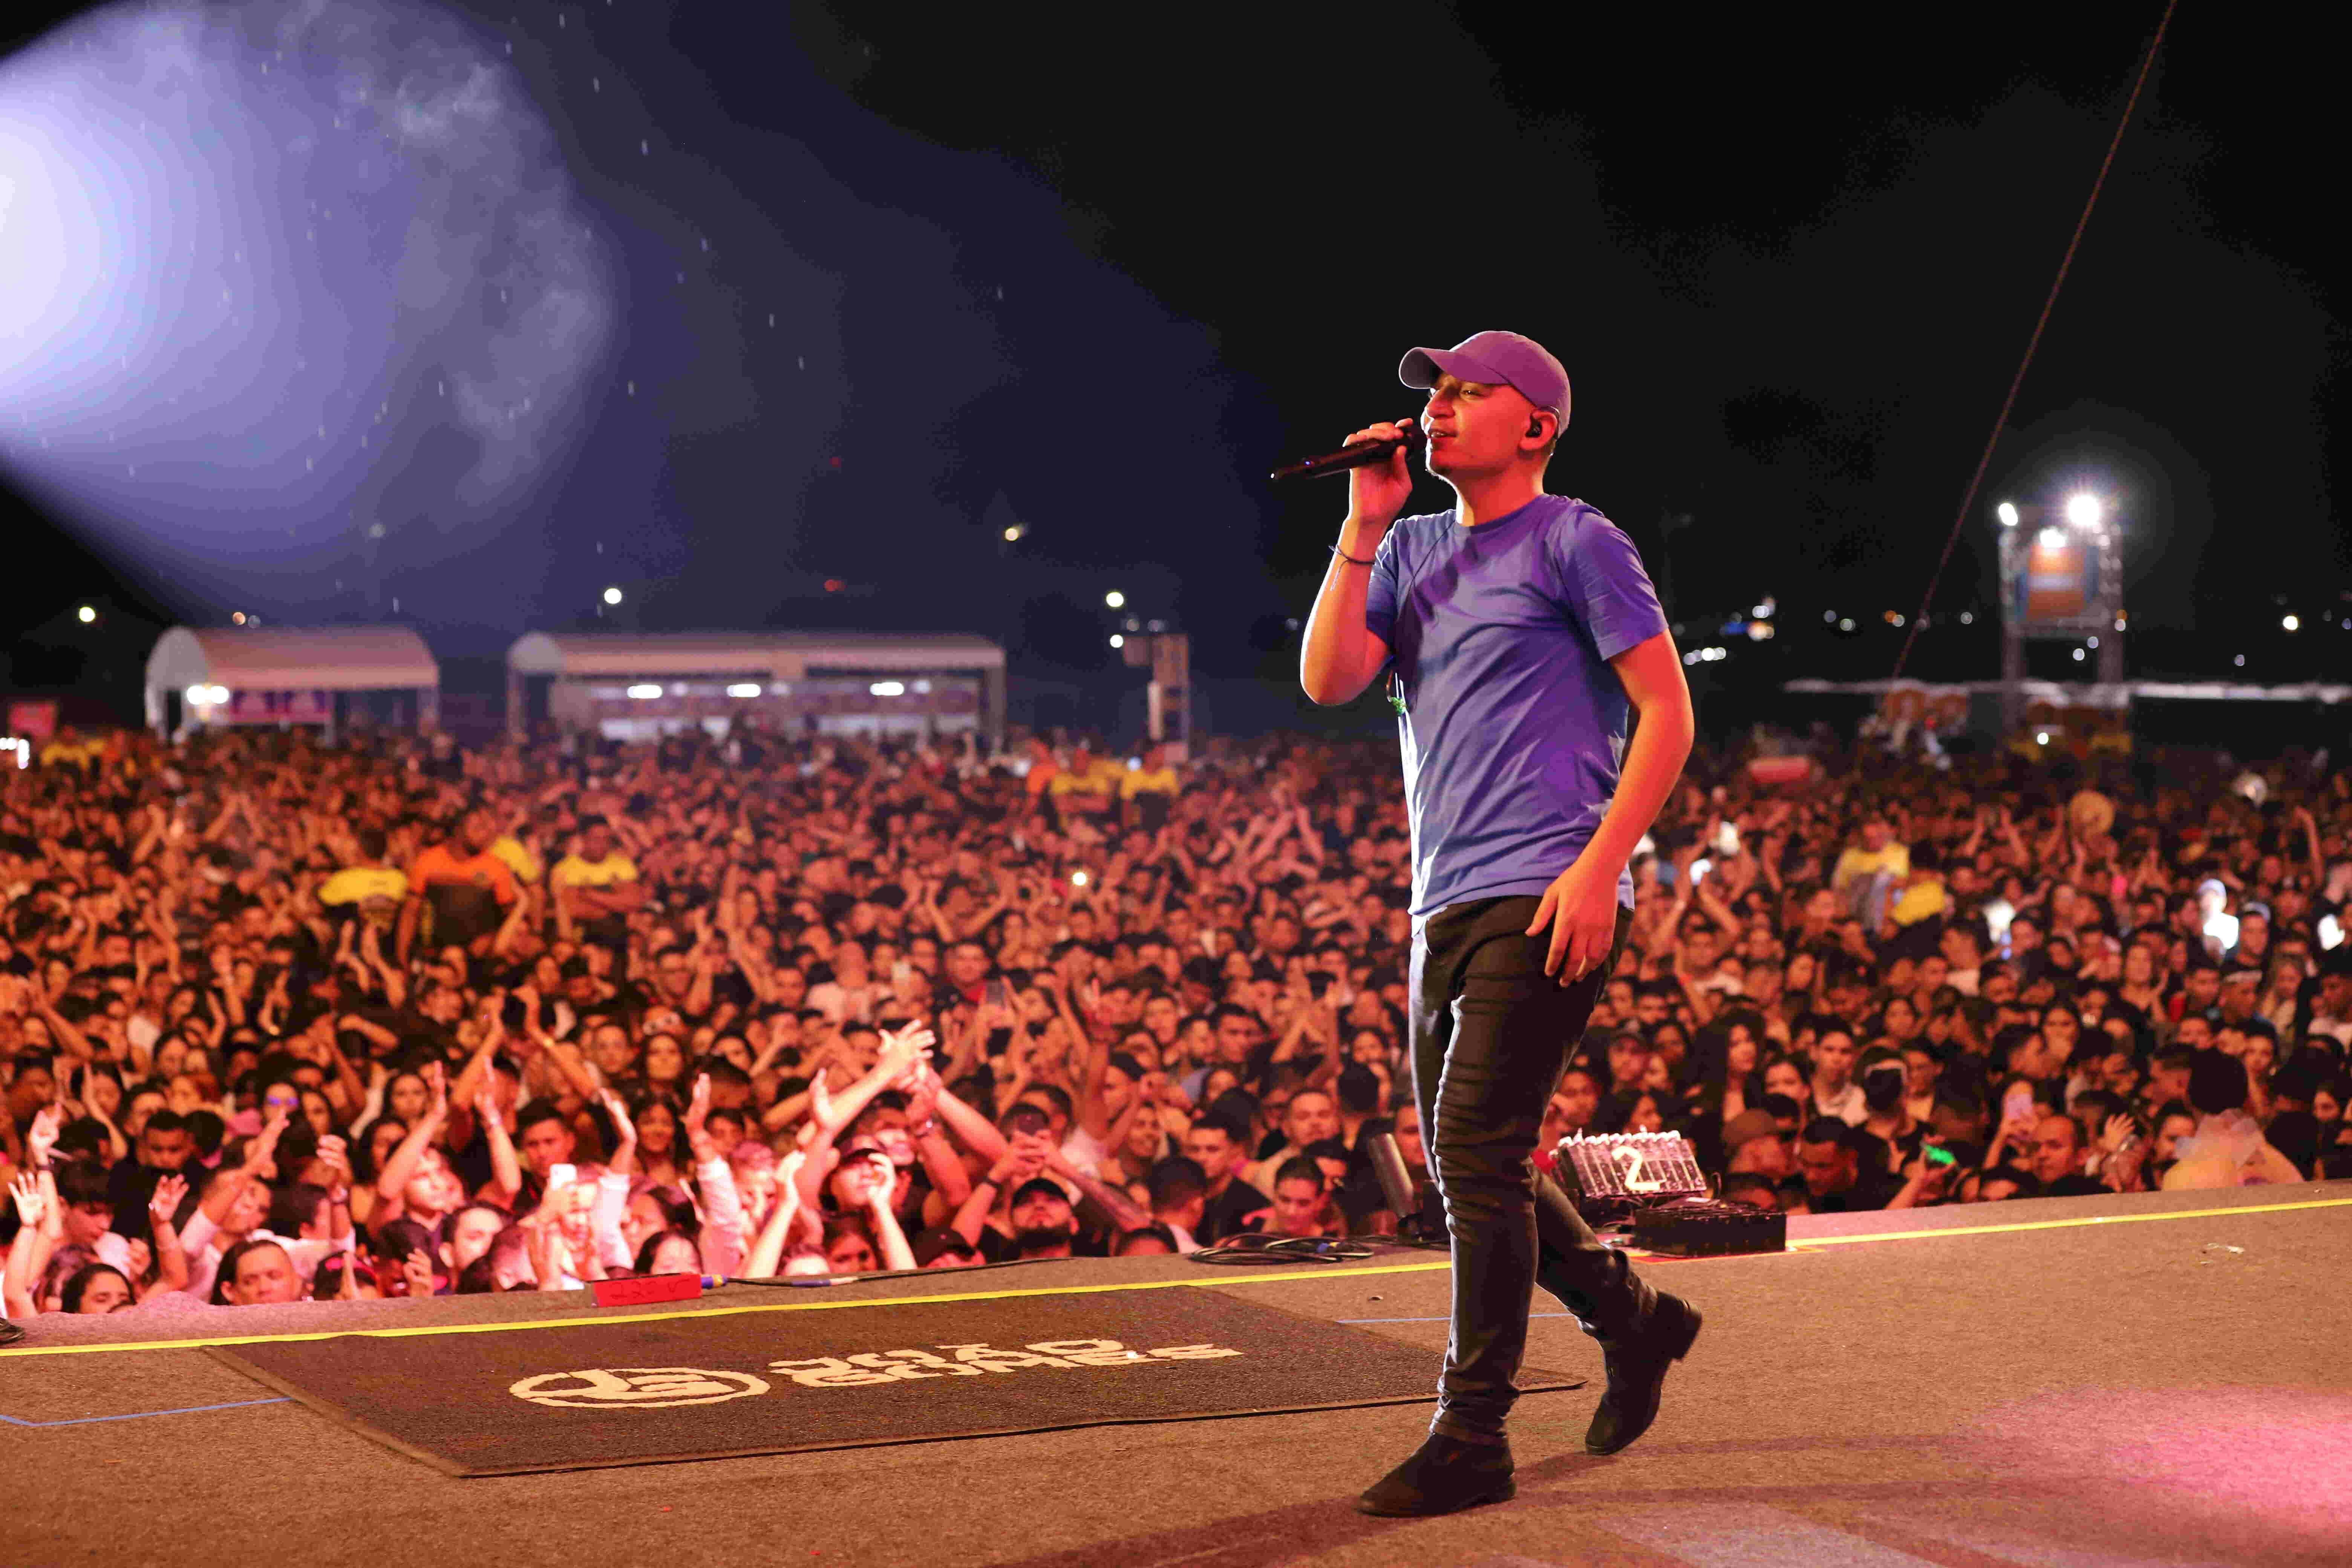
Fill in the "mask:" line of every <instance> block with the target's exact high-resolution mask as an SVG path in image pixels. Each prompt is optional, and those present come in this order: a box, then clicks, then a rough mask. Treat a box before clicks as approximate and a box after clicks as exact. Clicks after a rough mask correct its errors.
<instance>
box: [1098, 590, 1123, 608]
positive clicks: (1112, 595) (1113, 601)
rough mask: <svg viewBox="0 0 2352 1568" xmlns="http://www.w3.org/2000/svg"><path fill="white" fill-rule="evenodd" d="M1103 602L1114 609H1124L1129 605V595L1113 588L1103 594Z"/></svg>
mask: <svg viewBox="0 0 2352 1568" xmlns="http://www.w3.org/2000/svg"><path fill="white" fill-rule="evenodd" d="M1103 603H1104V604H1106V605H1109V606H1110V607H1111V608H1112V609H1114V610H1118V609H1124V608H1126V607H1127V595H1124V594H1122V593H1120V592H1119V591H1118V589H1116V588H1113V589H1112V590H1111V591H1110V592H1109V593H1108V594H1105V595H1103Z"/></svg>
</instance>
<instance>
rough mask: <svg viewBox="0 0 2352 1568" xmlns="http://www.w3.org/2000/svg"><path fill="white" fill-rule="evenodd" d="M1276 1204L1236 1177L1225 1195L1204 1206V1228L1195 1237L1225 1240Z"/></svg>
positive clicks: (1202, 1219)
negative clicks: (1250, 1218) (1255, 1216)
mask: <svg viewBox="0 0 2352 1568" xmlns="http://www.w3.org/2000/svg"><path fill="white" fill-rule="evenodd" d="M1272 1205H1273V1200H1272V1199H1270V1198H1268V1197H1267V1196H1266V1195H1265V1194H1264V1193H1261V1192H1259V1191H1258V1190H1257V1189H1256V1188H1255V1187H1253V1186H1251V1185H1250V1184H1248V1183H1247V1182H1244V1181H1243V1180H1242V1179H1241V1178H1240V1177H1239V1176H1235V1177H1234V1179H1233V1181H1232V1183H1231V1184H1228V1185H1227V1186H1226V1188H1225V1190H1224V1191H1223V1192H1222V1193H1219V1194H1215V1195H1214V1196H1213V1197H1211V1198H1210V1199H1209V1200H1208V1202H1207V1203H1206V1204H1204V1205H1202V1209H1201V1227H1200V1229H1198V1230H1197V1231H1195V1232H1193V1235H1195V1236H1197V1237H1199V1238H1200V1239H1201V1240H1202V1242H1203V1243H1210V1242H1217V1241H1222V1240H1223V1239H1224V1238H1225V1237H1229V1236H1232V1235H1234V1234H1235V1233H1237V1232H1238V1231H1240V1229H1241V1228H1242V1225H1243V1222H1244V1221H1245V1220H1247V1219H1248V1218H1249V1216H1250V1215H1254V1214H1255V1213H1257V1211H1258V1210H1260V1209H1262V1208H1269V1207H1271V1206H1272Z"/></svg>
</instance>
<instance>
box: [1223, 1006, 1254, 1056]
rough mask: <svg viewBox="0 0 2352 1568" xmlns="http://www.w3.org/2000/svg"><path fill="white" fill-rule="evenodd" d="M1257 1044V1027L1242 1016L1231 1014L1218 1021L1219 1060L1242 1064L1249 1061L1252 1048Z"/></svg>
mask: <svg viewBox="0 0 2352 1568" xmlns="http://www.w3.org/2000/svg"><path fill="white" fill-rule="evenodd" d="M1255 1044H1257V1026H1256V1025H1255V1024H1253V1023H1251V1022H1250V1021H1249V1019H1248V1018H1246V1017H1244V1016H1242V1015H1240V1014H1235V1013H1229V1014H1227V1015H1226V1016H1223V1017H1222V1018H1220V1019H1218V1020H1217V1059H1218V1060H1219V1061H1221V1062H1233V1063H1240V1062H1244V1061H1247V1060H1248V1059H1249V1054H1250V1047H1252V1046H1254V1045H1255Z"/></svg>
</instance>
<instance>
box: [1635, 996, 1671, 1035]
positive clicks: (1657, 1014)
mask: <svg viewBox="0 0 2352 1568" xmlns="http://www.w3.org/2000/svg"><path fill="white" fill-rule="evenodd" d="M1667 1011H1668V1009H1667V1007H1666V999H1665V998H1664V997H1663V996H1661V995H1659V994H1656V993H1655V992H1649V991H1645V992H1643V994H1640V995H1638V996H1636V997H1634V998H1633V1021H1634V1022H1635V1023H1637V1024H1639V1025H1641V1026H1642V1027H1643V1028H1644V1029H1654V1028H1656V1027H1657V1026H1659V1025H1660V1024H1663V1023H1664V1022H1665V1021H1666V1013H1667Z"/></svg>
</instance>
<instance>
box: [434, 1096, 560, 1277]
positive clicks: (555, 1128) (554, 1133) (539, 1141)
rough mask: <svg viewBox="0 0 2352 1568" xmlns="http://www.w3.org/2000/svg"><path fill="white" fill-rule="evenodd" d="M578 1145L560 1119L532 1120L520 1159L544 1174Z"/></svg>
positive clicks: (526, 1130)
mask: <svg viewBox="0 0 2352 1568" xmlns="http://www.w3.org/2000/svg"><path fill="white" fill-rule="evenodd" d="M578 1145H579V1140H578V1139H577V1138H575V1137H574V1136H573V1135H572V1129H571V1128H569V1127H566V1126H565V1125H564V1124H563V1123H562V1121H554V1120H549V1121H534V1122H532V1123H531V1124H530V1127H528V1128H527V1129H525V1130H524V1131H523V1135H522V1143H521V1145H520V1147H521V1151H522V1161H523V1163H524V1165H525V1166H527V1167H528V1168H530V1170H533V1171H536V1172H538V1173H540V1174H541V1175H545V1174H546V1173H548V1172H549V1171H550V1170H552V1169H553V1168H554V1167H556V1166H558V1165H568V1164H570V1163H572V1152H573V1151H574V1150H575V1149H576V1148H577V1147H578ZM457 1267H458V1268H464V1267H465V1265H464V1264H462V1263H461V1264H459V1265H457Z"/></svg>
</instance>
